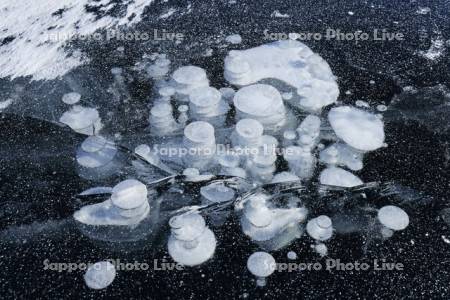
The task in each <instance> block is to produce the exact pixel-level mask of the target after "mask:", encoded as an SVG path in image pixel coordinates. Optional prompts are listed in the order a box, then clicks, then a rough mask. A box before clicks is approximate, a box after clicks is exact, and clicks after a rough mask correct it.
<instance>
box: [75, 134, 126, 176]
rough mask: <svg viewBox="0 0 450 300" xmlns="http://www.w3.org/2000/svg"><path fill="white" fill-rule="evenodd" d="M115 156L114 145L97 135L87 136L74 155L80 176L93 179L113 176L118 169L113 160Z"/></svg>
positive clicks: (116, 162) (118, 163)
mask: <svg viewBox="0 0 450 300" xmlns="http://www.w3.org/2000/svg"><path fill="white" fill-rule="evenodd" d="M117 154H118V151H117V148H116V146H115V145H114V143H112V142H108V141H107V140H106V139H105V138H104V137H101V136H99V135H93V136H89V137H88V138H86V139H85V140H84V141H83V143H82V144H81V146H80V147H79V148H78V149H77V153H76V160H77V163H78V164H79V166H80V169H79V172H80V173H79V174H80V176H81V177H83V178H86V179H95V178H102V177H107V176H109V175H111V174H113V173H114V172H115V171H116V170H117V169H118V168H119V167H120V162H119V161H118V160H115V158H116V157H117Z"/></svg>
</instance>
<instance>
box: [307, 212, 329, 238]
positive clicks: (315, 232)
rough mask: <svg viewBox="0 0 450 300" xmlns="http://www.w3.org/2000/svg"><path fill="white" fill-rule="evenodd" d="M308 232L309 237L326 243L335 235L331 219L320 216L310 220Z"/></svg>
mask: <svg viewBox="0 0 450 300" xmlns="http://www.w3.org/2000/svg"><path fill="white" fill-rule="evenodd" d="M306 232H308V234H309V236H310V237H312V238H313V239H315V240H318V241H326V240H328V239H330V238H331V236H332V235H333V226H332V223H331V219H330V218H329V217H327V216H324V215H322V216H318V217H317V218H314V219H311V220H309V222H308V224H306Z"/></svg>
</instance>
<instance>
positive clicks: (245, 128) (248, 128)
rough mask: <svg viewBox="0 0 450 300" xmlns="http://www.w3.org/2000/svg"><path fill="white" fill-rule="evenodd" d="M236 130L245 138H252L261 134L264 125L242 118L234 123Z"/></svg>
mask: <svg viewBox="0 0 450 300" xmlns="http://www.w3.org/2000/svg"><path fill="white" fill-rule="evenodd" d="M236 132H237V133H238V134H239V135H240V136H241V137H243V138H245V139H253V138H257V137H259V136H262V134H263V132H264V127H263V126H262V124H261V123H260V122H258V121H257V120H253V119H242V120H240V121H239V122H238V123H237V124H236Z"/></svg>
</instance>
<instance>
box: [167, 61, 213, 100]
mask: <svg viewBox="0 0 450 300" xmlns="http://www.w3.org/2000/svg"><path fill="white" fill-rule="evenodd" d="M172 80H173V87H174V88H175V90H176V92H177V94H179V96H180V97H179V100H181V101H189V98H188V97H189V94H190V92H192V90H194V89H196V88H199V87H205V86H208V85H209V81H208V78H207V76H206V72H205V70H203V69H202V68H200V67H196V66H183V67H180V68H178V69H177V70H175V72H173V74H172Z"/></svg>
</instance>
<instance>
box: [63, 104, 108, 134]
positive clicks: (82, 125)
mask: <svg viewBox="0 0 450 300" xmlns="http://www.w3.org/2000/svg"><path fill="white" fill-rule="evenodd" d="M59 121H60V122H61V123H64V124H66V125H68V126H69V127H70V128H72V129H73V130H75V131H76V132H79V133H82V134H87V135H94V134H96V133H97V132H98V131H99V130H100V129H101V127H102V125H101V120H100V115H99V113H98V111H97V109H95V108H90V107H83V106H80V105H75V106H73V107H72V108H71V109H70V110H68V111H66V112H65V113H64V114H63V115H62V116H61V118H60V119H59Z"/></svg>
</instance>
